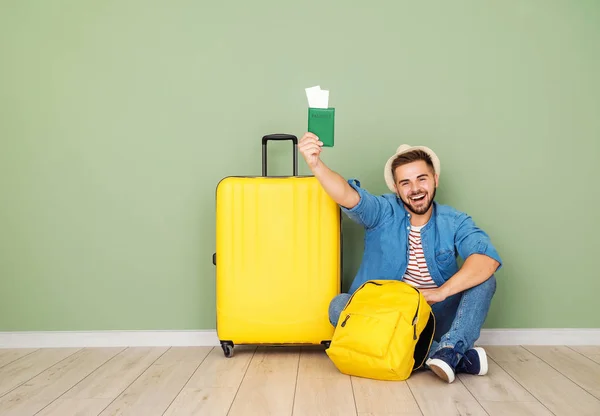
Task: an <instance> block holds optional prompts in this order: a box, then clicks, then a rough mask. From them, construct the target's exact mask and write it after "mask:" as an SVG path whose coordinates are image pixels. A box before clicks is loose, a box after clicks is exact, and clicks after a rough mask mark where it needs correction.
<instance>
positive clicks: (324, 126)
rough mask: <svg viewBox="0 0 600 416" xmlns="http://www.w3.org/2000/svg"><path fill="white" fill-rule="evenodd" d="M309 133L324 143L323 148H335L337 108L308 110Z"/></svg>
mask: <svg viewBox="0 0 600 416" xmlns="http://www.w3.org/2000/svg"><path fill="white" fill-rule="evenodd" d="M308 131H309V132H310V133H312V134H314V135H316V136H317V137H318V138H319V140H321V141H322V142H323V146H326V147H333V137H334V131H335V108H311V107H309V108H308Z"/></svg>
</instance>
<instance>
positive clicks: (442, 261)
mask: <svg viewBox="0 0 600 416" xmlns="http://www.w3.org/2000/svg"><path fill="white" fill-rule="evenodd" d="M454 259H455V258H454V250H450V249H441V250H438V251H437V252H436V253H435V261H436V262H437V264H438V265H439V266H440V268H446V267H448V266H450V265H452V263H453V262H454Z"/></svg>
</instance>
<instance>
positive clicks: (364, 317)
mask: <svg viewBox="0 0 600 416" xmlns="http://www.w3.org/2000/svg"><path fill="white" fill-rule="evenodd" d="M399 318H400V312H399V311H397V310H396V311H394V310H392V311H386V312H377V314H376V315H371V314H366V313H360V312H348V313H344V312H343V313H342V316H341V318H340V319H341V322H340V324H339V325H338V327H337V328H336V330H335V334H334V336H333V339H332V341H331V344H332V345H336V346H338V347H342V348H346V349H349V350H352V351H356V352H358V353H361V354H366V355H370V356H373V357H383V356H384V355H385V354H386V353H387V350H388V348H389V346H390V342H391V341H392V338H393V337H394V334H395V332H396V326H397V325H398V321H399Z"/></svg>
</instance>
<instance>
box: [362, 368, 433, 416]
mask: <svg viewBox="0 0 600 416" xmlns="http://www.w3.org/2000/svg"><path fill="white" fill-rule="evenodd" d="M352 388H353V390H354V400H355V402H356V410H357V411H358V415H359V416H361V415H371V416H376V415H386V416H392V415H393V416H396V415H403V416H421V415H422V413H421V410H420V409H419V405H418V404H417V401H416V400H415V398H414V396H413V395H412V393H411V391H410V389H409V388H408V384H407V383H406V381H382V380H371V379H367V378H361V377H352Z"/></svg>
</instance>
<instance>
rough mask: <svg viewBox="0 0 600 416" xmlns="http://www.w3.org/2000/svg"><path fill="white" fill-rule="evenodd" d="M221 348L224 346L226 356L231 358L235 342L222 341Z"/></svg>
mask: <svg viewBox="0 0 600 416" xmlns="http://www.w3.org/2000/svg"><path fill="white" fill-rule="evenodd" d="M221 348H223V353H224V354H225V357H227V358H231V357H232V356H233V342H231V341H221Z"/></svg>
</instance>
